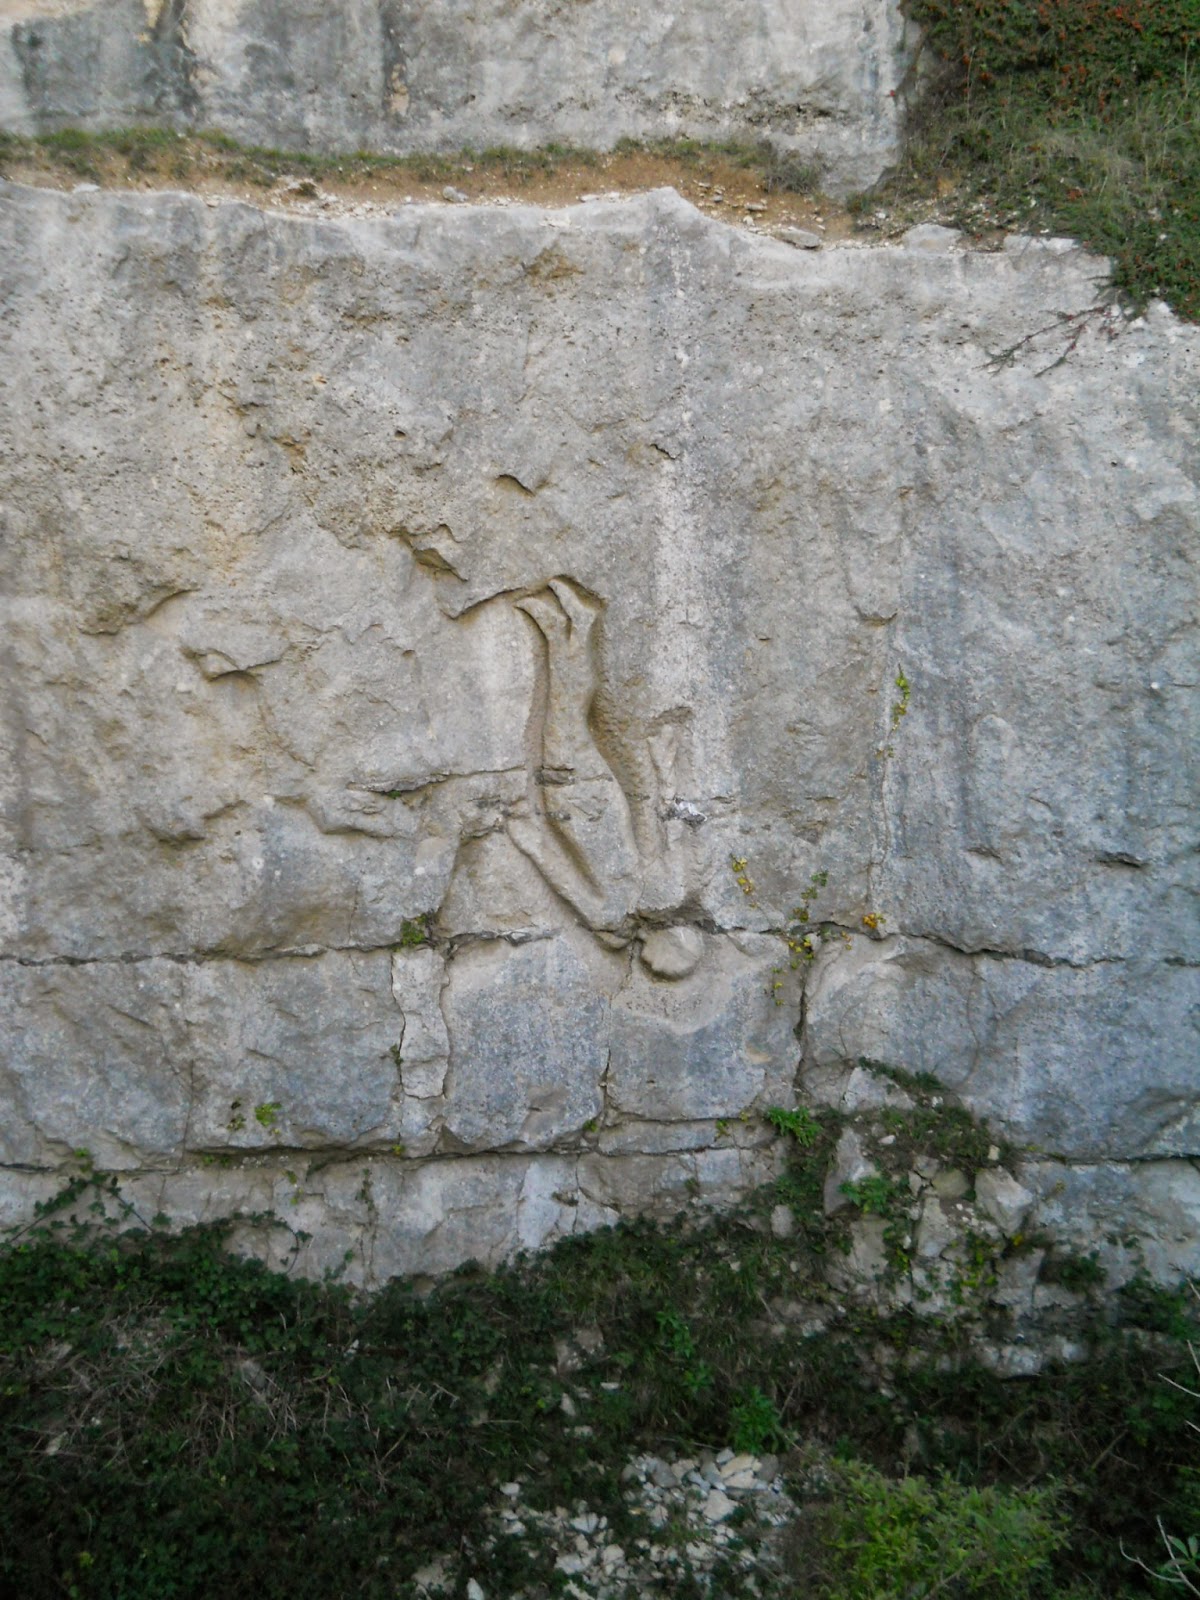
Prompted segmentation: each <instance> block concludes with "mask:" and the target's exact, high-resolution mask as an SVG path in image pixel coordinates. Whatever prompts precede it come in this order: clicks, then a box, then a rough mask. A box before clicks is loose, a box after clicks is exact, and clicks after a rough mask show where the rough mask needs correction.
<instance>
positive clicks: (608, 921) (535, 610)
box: [507, 577, 703, 978]
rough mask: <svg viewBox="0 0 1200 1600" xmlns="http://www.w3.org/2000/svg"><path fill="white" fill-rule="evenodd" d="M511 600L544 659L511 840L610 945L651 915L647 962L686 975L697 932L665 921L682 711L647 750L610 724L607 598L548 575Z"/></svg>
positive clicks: (675, 839) (680, 867)
mask: <svg viewBox="0 0 1200 1600" xmlns="http://www.w3.org/2000/svg"><path fill="white" fill-rule="evenodd" d="M514 603H515V605H516V607H517V609H518V610H519V611H521V612H523V613H524V615H525V616H527V617H528V618H529V620H530V622H531V623H532V625H533V629H534V630H535V646H536V649H537V651H538V663H539V667H538V673H537V679H536V689H535V694H534V705H533V708H532V711H531V717H530V728H529V738H530V763H529V767H530V771H529V779H530V781H529V790H528V814H527V815H525V816H513V817H510V818H509V819H508V823H507V828H508V833H509V837H510V838H511V839H512V841H513V843H514V844H515V845H516V847H517V848H518V849H519V850H520V851H521V852H522V854H523V855H525V856H526V857H528V859H529V860H530V861H532V862H533V864H534V866H536V867H537V869H538V871H539V872H540V873H541V874H542V876H543V878H544V879H545V880H546V882H547V883H548V884H549V885H550V887H551V888H552V889H553V890H554V892H555V893H556V894H557V895H558V896H559V897H560V898H561V899H562V900H564V901H565V902H566V904H567V905H568V906H570V907H571V909H572V910H573V911H574V912H575V914H576V916H578V917H579V919H580V920H581V921H582V922H583V923H584V924H585V925H586V926H587V927H588V928H590V929H591V930H592V932H593V933H595V934H596V935H597V937H599V938H600V939H602V940H603V941H604V942H605V943H607V944H610V945H622V944H627V943H628V942H629V940H630V939H631V938H633V937H634V936H635V934H637V933H638V930H639V926H644V925H645V919H647V918H649V919H652V921H653V923H656V924H659V926H657V927H655V928H653V930H652V931H647V932H646V933H645V934H644V936H643V950H642V954H643V960H644V961H645V962H646V965H647V966H648V967H649V969H650V970H651V971H652V972H654V973H655V974H656V975H657V976H660V977H664V978H681V977H685V976H686V975H687V974H688V973H689V972H691V971H692V970H694V968H695V966H696V965H697V963H698V962H699V960H700V956H701V954H702V951H703V939H702V936H701V935H700V934H699V932H698V930H696V929H695V928H691V927H684V926H677V927H662V926H661V923H662V922H663V921H665V920H669V918H670V916H671V914H672V913H673V912H675V913H678V912H679V911H680V910H681V908H682V906H683V902H684V901H685V900H686V898H687V895H688V890H689V887H690V878H691V874H690V873H689V871H688V863H687V854H688V852H687V833H688V831H689V826H694V817H693V816H691V815H689V812H688V808H687V807H681V805H680V803H679V802H678V801H677V800H676V799H675V798H674V793H673V790H674V783H675V779H676V777H677V765H678V751H679V739H680V732H681V729H680V726H679V722H678V719H676V721H675V722H673V723H672V722H668V723H667V724H666V725H664V726H663V727H661V728H659V729H657V730H656V731H655V734H654V735H653V736H652V738H651V739H650V740H649V741H648V742H647V745H646V748H645V749H640V748H631V743H632V742H631V741H630V740H628V739H622V738H621V737H620V735H619V734H618V733H617V731H616V728H615V726H614V719H613V718H612V717H611V716H608V715H606V708H605V706H604V703H603V690H604V682H603V677H604V674H603V659H602V631H603V622H602V619H603V613H604V602H603V601H602V600H601V599H600V598H599V597H598V596H597V595H594V594H592V593H591V592H590V591H589V590H587V589H586V588H584V587H583V585H582V584H579V583H576V582H575V581H574V580H572V579H570V578H565V577H556V578H552V579H550V580H549V582H548V583H547V584H546V586H545V587H544V588H543V589H539V590H538V591H536V592H535V593H533V594H530V595H526V596H524V597H522V598H521V599H519V600H517V601H516V602H514ZM618 774H620V775H619V776H618ZM664 794H665V795H667V796H670V797H671V798H670V799H669V801H668V803H667V805H666V806H665V807H664V806H663V804H662V799H661V797H662V796H663V795H664ZM697 815H698V814H697Z"/></svg>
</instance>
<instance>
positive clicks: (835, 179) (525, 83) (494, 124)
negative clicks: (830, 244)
mask: <svg viewBox="0 0 1200 1600" xmlns="http://www.w3.org/2000/svg"><path fill="white" fill-rule="evenodd" d="M909 54H910V51H909V49H908V48H907V46H906V40H905V25H904V22H903V19H902V18H901V16H900V12H899V5H898V4H897V0H729V3H727V4H724V5H721V6H719V7H716V6H713V5H711V4H708V3H701V0H680V3H679V4H676V5H673V6H666V7H664V6H657V5H644V4H641V3H639V0H439V3H438V4H437V5H428V4H424V3H421V0H0V128H7V129H9V130H10V131H15V132H23V133H33V132H47V131H51V130H53V129H56V128H61V127H64V126H70V127H87V128H114V127H116V128H123V127H127V126H129V125H130V124H133V123H139V122H147V121H149V122H152V123H155V124H161V123H163V122H166V123H173V124H174V125H175V126H177V127H181V128H203V129H217V130H220V131H221V132H224V133H226V134H231V135H233V136H234V137H235V138H238V139H240V140H242V141H245V142H249V143H252V144H262V145H268V146H272V147H279V148H283V149H289V150H291V149H297V150H324V151H328V150H334V151H354V150H360V149H370V150H375V151H391V152H398V153H405V152H410V151H420V150H458V149H461V148H463V147H464V146H472V147H474V148H476V149H482V148H486V147H488V146H493V145H516V146H519V147H522V148H528V147H530V146H536V145H542V144H546V143H549V142H553V141H557V142H559V143H563V142H568V143H570V142H573V143H576V144H582V145H587V146H591V147H596V148H601V149H609V148H611V147H612V145H613V144H614V143H615V142H616V141H617V140H618V139H621V138H624V137H631V138H636V139H656V138H663V137H674V136H678V135H686V136H688V137H690V138H699V139H728V138H737V139H743V140H745V139H750V140H754V139H762V138H765V139H768V140H769V141H770V142H771V143H772V144H773V145H775V146H776V147H777V148H780V149H784V150H789V151H795V152H797V153H798V154H799V155H800V156H801V157H802V158H804V159H806V160H809V161H811V162H812V163H813V164H814V165H815V166H816V167H817V168H818V169H819V170H820V171H821V172H822V173H823V175H824V178H825V181H826V182H827V184H828V185H829V186H831V187H833V188H846V187H859V188H861V187H864V186H865V185H867V184H869V183H872V182H874V180H875V179H876V178H878V176H879V175H880V173H881V171H882V170H883V168H884V167H885V166H886V165H887V163H888V162H889V161H890V160H891V159H892V158H893V157H894V155H895V149H896V135H897V103H896V98H895V94H894V91H895V90H896V89H897V87H898V85H899V84H900V82H901V80H902V78H903V76H904V73H905V70H906V64H907V61H908V57H909Z"/></svg>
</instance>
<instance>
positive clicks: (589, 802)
mask: <svg viewBox="0 0 1200 1600" xmlns="http://www.w3.org/2000/svg"><path fill="white" fill-rule="evenodd" d="M230 9H232V8H230ZM260 9H261V10H263V11H265V9H266V8H265V7H263V8H260ZM68 14H69V15H70V16H76V15H77V14H78V13H76V12H75V11H74V10H69V11H68V10H64V12H63V15H64V16H65V15H68ZM197 15H199V10H198V9H197ZM0 229H2V235H0V286H2V287H0V294H2V297H3V298H2V315H0V341H2V355H0V370H2V371H3V372H4V373H5V375H6V377H5V382H4V384H3V395H2V401H3V414H2V416H0V472H2V474H3V476H2V478H0V574H2V577H0V592H2V595H3V633H2V635H0V638H2V640H3V651H4V665H3V671H2V674H0V801H2V807H3V809H2V813H0V819H2V820H0V827H2V830H3V831H2V832H0V958H2V959H0V974H2V978H0V1039H2V1040H3V1050H2V1052H0V1096H2V1098H3V1102H4V1104H5V1107H6V1115H5V1117H4V1120H3V1125H2V1126H0V1162H2V1163H3V1172H2V1174H0V1203H2V1205H0V1208H2V1209H3V1211H4V1214H5V1215H6V1216H16V1215H19V1214H22V1208H25V1209H26V1210H27V1209H28V1207H29V1205H31V1203H32V1201H33V1200H34V1199H37V1198H40V1197H42V1196H44V1195H45V1194H46V1193H48V1192H51V1191H52V1190H53V1189H54V1188H56V1187H57V1186H58V1185H59V1184H60V1183H61V1175H62V1173H63V1172H64V1171H65V1170H67V1169H68V1168H69V1166H70V1162H71V1152H72V1151H75V1150H77V1149H79V1148H84V1149H86V1150H88V1151H89V1152H90V1153H91V1159H93V1160H94V1161H95V1162H96V1163H97V1164H99V1165H101V1166H103V1167H104V1168H105V1169H107V1170H112V1171H116V1172H118V1173H119V1174H121V1177H122V1183H123V1185H124V1186H125V1188H126V1191H127V1192H128V1193H129V1194H130V1195H131V1196H133V1197H134V1198H135V1199H136V1200H137V1201H138V1203H139V1204H141V1205H143V1206H145V1207H148V1209H149V1211H154V1210H156V1209H162V1210H164V1211H167V1212H169V1213H170V1214H171V1215H173V1216H177V1217H181V1218H186V1217H189V1216H192V1217H204V1216H211V1215H214V1214H221V1213H226V1212H231V1211H235V1210H244V1211H255V1210H261V1209H263V1208H265V1207H267V1206H273V1207H275V1208H277V1209H278V1210H279V1211H280V1212H281V1213H283V1214H286V1215H287V1216H288V1217H289V1218H290V1219H294V1220H295V1223H296V1225H297V1226H298V1227H300V1228H304V1229H307V1230H309V1231H311V1232H312V1233H313V1236H314V1237H313V1241H312V1243H311V1244H310V1245H309V1246H308V1251H309V1254H308V1256H307V1258H306V1259H307V1263H308V1265H309V1267H310V1268H311V1269H312V1270H320V1269H321V1268H322V1267H323V1266H328V1265H330V1264H332V1263H335V1262H340V1261H341V1260H342V1259H343V1257H344V1256H345V1255H346V1254H347V1252H352V1253H353V1261H354V1266H353V1268H352V1271H353V1272H354V1273H355V1274H357V1275H358V1276H359V1277H360V1278H363V1279H365V1280H368V1281H375V1280H379V1279H381V1278H384V1277H386V1276H387V1275H389V1274H390V1273H392V1272H397V1271H402V1270H403V1271H414V1270H416V1271H434V1270H439V1269H441V1268H444V1267H447V1266H452V1265H454V1264H456V1263H457V1262H459V1261H462V1260H464V1259H466V1258H467V1257H471V1256H474V1257H478V1258H480V1259H486V1260H494V1259H497V1258H499V1257H500V1256H502V1255H504V1254H505V1253H507V1252H509V1251H511V1250H513V1249H515V1248H518V1247H519V1246H528V1245H538V1244H543V1243H545V1242H547V1241H548V1240H552V1239H554V1238H556V1237H558V1236H560V1235H562V1234H564V1233H569V1232H572V1231H575V1230H577V1229H582V1228H589V1227H594V1226H597V1225H599V1224H601V1223H603V1222H606V1221H611V1220H613V1219H615V1218H616V1217H617V1216H619V1215H621V1214H623V1213H624V1212H628V1211H630V1210H634V1209H658V1210H660V1211H668V1212H669V1211H672V1210H674V1209H677V1208H678V1207H679V1206H681V1205H683V1204H684V1203H686V1202H687V1201H688V1199H689V1198H690V1197H692V1196H694V1195H697V1194H698V1195H701V1196H702V1197H704V1198H705V1199H706V1200H712V1201H713V1202H719V1201H722V1200H724V1199H728V1198H732V1197H734V1196H736V1195H737V1194H739V1193H742V1192H744V1191H745V1190H746V1189H747V1188H749V1187H750V1186H751V1185H753V1184H754V1183H757V1182H761V1181H763V1180H764V1179H765V1178H767V1177H769V1176H770V1174H771V1173H772V1171H773V1170H775V1168H776V1165H777V1163H778V1160H779V1159H780V1158H779V1147H778V1145H777V1143H775V1142H774V1141H773V1138H772V1136H771V1130H770V1129H769V1127H768V1126H767V1124H766V1123H765V1122H764V1120H763V1117H762V1113H763V1112H764V1111H765V1110H766V1109H768V1108H770V1107H773V1106H778V1105H792V1104H794V1103H796V1100H797V1098H799V1099H800V1101H801V1102H803V1103H809V1104H813V1103H822V1102H824V1103H829V1104H834V1105H843V1106H850V1105H856V1104H858V1103H859V1101H857V1100H856V1099H855V1096H859V1097H861V1095H862V1094H863V1093H864V1092H865V1091H864V1088H863V1085H864V1082H865V1078H864V1068H863V1067H862V1066H861V1064H860V1063H861V1061H862V1060H867V1061H872V1062H884V1063H889V1064H890V1065H891V1066H892V1067H893V1068H898V1069H901V1070H902V1071H904V1072H907V1073H910V1074H921V1073H928V1074H931V1075H932V1076H933V1077H934V1078H935V1079H937V1080H939V1081H940V1082H941V1083H943V1084H944V1085H945V1087H946V1089H947V1091H948V1092H951V1093H953V1094H954V1095H955V1096H957V1097H958V1098H959V1099H961V1101H962V1102H963V1103H964V1104H966V1105H967V1106H969V1107H971V1108H972V1109H974V1110H976V1111H978V1112H980V1113H982V1114H984V1115H986V1116H987V1117H988V1119H989V1120H990V1122H991V1124H992V1125H993V1126H994V1128H995V1129H996V1130H997V1136H998V1137H1000V1136H1004V1137H1007V1138H1009V1139H1011V1140H1013V1141H1014V1142H1015V1143H1017V1144H1018V1145H1019V1146H1020V1148H1021V1149H1022V1150H1023V1151H1024V1152H1025V1153H1026V1155H1025V1159H1026V1166H1025V1168H1023V1169H1022V1171H1021V1172H1020V1173H1019V1174H1018V1177H1019V1179H1020V1183H1021V1185H1022V1186H1023V1188H1022V1189H1021V1193H1022V1194H1027V1198H1028V1205H1026V1201H1025V1200H1024V1199H1023V1200H1022V1205H1021V1214H1022V1217H1023V1218H1024V1217H1025V1214H1026V1211H1029V1215H1030V1218H1031V1220H1030V1221H1029V1223H1028V1225H1029V1226H1031V1227H1032V1226H1036V1225H1038V1219H1039V1218H1041V1217H1046V1218H1050V1220H1051V1221H1053V1222H1055V1225H1061V1226H1062V1227H1064V1228H1068V1231H1072V1232H1073V1236H1077V1237H1078V1239H1079V1241H1080V1243H1081V1244H1086V1243H1087V1242H1088V1240H1089V1239H1090V1238H1091V1237H1092V1236H1093V1235H1095V1234H1096V1233H1097V1232H1099V1231H1103V1230H1104V1229H1108V1228H1112V1227H1120V1226H1121V1225H1122V1222H1121V1219H1122V1218H1125V1219H1129V1218H1134V1219H1135V1226H1136V1229H1137V1231H1138V1232H1139V1234H1140V1235H1141V1237H1142V1238H1143V1239H1145V1240H1146V1241H1149V1245H1148V1248H1149V1249H1150V1256H1151V1261H1152V1265H1153V1268H1154V1270H1155V1271H1156V1272H1158V1273H1160V1274H1161V1275H1163V1276H1170V1275H1171V1274H1172V1273H1176V1274H1177V1273H1178V1272H1180V1271H1184V1270H1191V1271H1193V1272H1194V1271H1195V1270H1197V1266H1198V1265H1200V1261H1198V1257H1197V1244H1196V1236H1197V1229H1196V1226H1195V1221H1196V1215H1197V1210H1196V1208H1197V1206H1198V1205H1200V1191H1198V1190H1197V1186H1196V1168H1195V1165H1194V1162H1195V1158H1196V1157H1197V1156H1198V1155H1200V1117H1198V1114H1197V1071H1196V1068H1197V1062H1198V1061H1200V1049H1198V1048H1197V1045H1198V1040H1197V1025H1198V1018H1200V993H1198V988H1200V986H1198V983H1197V972H1196V963H1197V943H1198V939H1197V932H1198V928H1200V922H1198V919H1197V916H1196V882H1195V875H1196V866H1197V861H1198V859H1200V858H1198V857H1197V854H1196V849H1195V809H1194V803H1195V795H1196V790H1197V775H1196V771H1195V764H1194V762H1195V756H1194V752H1195V748H1196V744H1195V740H1194V738H1190V737H1189V727H1190V728H1191V730H1192V732H1193V733H1194V686H1195V621H1196V616H1195V605H1196V551H1197V524H1198V521H1200V491H1198V488H1197V462H1198V461H1200V411H1198V406H1197V398H1198V396H1200V335H1198V334H1197V332H1196V330H1194V329H1189V328H1187V327H1185V326H1184V325H1182V324H1180V323H1179V322H1177V321H1176V320H1175V319H1174V318H1173V317H1172V316H1171V314H1170V313H1169V312H1167V311H1166V310H1165V308H1163V307H1161V306H1154V307H1151V309H1150V310H1149V311H1148V312H1147V313H1146V314H1145V315H1144V316H1142V317H1139V318H1136V319H1133V318H1129V317H1127V316H1126V315H1125V314H1124V313H1122V312H1120V311H1119V310H1117V309H1115V308H1114V307H1113V306H1112V305H1111V304H1110V302H1109V300H1108V299H1107V297H1106V296H1105V295H1104V293H1103V288H1102V279H1103V272H1104V264H1103V263H1102V262H1099V261H1097V260H1096V259H1095V258H1092V257H1089V256H1087V255H1085V254H1084V253H1082V252H1081V251H1078V250H1075V249H1073V248H1070V247H1067V246H1065V245H1064V244H1063V243H1062V242H1061V241H1035V240H1010V241H1009V243H1008V247H1007V248H1006V249H1004V250H1003V251H999V252H996V253H990V254H985V253H981V252H976V251H969V250H966V249H963V248H961V247H960V246H959V245H958V244H957V243H956V242H955V241H954V240H953V239H946V240H941V241H938V242H937V248H936V249H935V248H931V246H930V242H929V239H928V238H927V237H925V236H923V235H922V236H920V237H918V238H916V239H914V240H912V241H911V242H910V243H908V244H904V243H902V244H898V245H892V246H886V247H879V246H876V247H871V248H855V247H843V248H835V249H828V248H827V249H824V250H821V251H799V250H795V249H793V248H790V247H789V246H788V245H787V244H786V243H782V242H778V241H775V240H772V239H770V238H766V237H756V236H753V235H750V234H747V233H745V232H743V231H741V230H738V229H734V228H729V227H726V226H724V225H722V224H719V223H716V222H713V221H710V220H706V219H704V218H702V217H701V216H700V215H699V213H697V212H696V211H695V210H693V209H692V208H691V207H690V206H689V205H687V204H686V203H685V202H684V201H682V200H681V199H680V198H679V197H678V196H677V195H675V194H674V193H673V192H672V191H660V192H657V193H654V194H650V195H645V196H640V197H636V198H632V199H628V200H625V201H621V202H596V203H590V204H585V205H581V206H578V207H576V208H572V209H569V210H561V211H545V210H537V209H533V208H523V207H519V206H510V207H495V208H488V209H485V208H477V207H466V206H450V207H447V206H441V207H439V206H410V207H404V208H402V209H401V210H400V211H398V212H397V213H396V214H395V215H394V216H393V217H391V218H390V219H386V220H360V219H354V218H347V217H342V218H330V219H316V218H311V219H310V218H297V217H295V216H288V215H284V214H282V213H278V212H272V211H269V210H262V209H255V208H253V207H250V206H247V205H243V204H239V203H234V202H216V201H212V200H210V201H208V202H206V201H204V200H202V199H199V198H196V197H189V196H184V195H174V194H158V195H142V194H119V193H103V192H94V193H78V194H74V195H70V194H61V193H57V192H52V191H43V190H32V189H23V188H18V187H15V186H11V185H6V186H0ZM1189 718H1191V719H1192V721H1191V723H1189ZM802 911H803V912H804V913H806V917H801V916H800V915H799V913H800V912H802ZM818 928H820V929H821V933H820V935H818V933H817V932H816V931H815V930H817V929H818ZM807 929H812V930H814V931H813V932H812V933H811V935H810V934H808V933H807V932H806V930H807ZM789 930H790V932H789ZM789 939H790V947H789ZM806 939H808V940H809V941H810V942H809V943H808V944H807V945H806V943H805V941H806ZM1015 1182H1016V1180H1007V1179H1004V1180H1002V1179H999V1178H997V1179H996V1180H995V1182H994V1184H993V1187H995V1189H996V1193H995V1195H993V1196H992V1200H993V1203H994V1205H995V1206H998V1205H1000V1202H1001V1200H1004V1201H1005V1204H1006V1205H1007V1206H1008V1210H1012V1209H1013V1207H1012V1204H1011V1193H1015V1192H1016V1189H1015V1188H1013V1187H1012V1185H1013V1184H1014V1183H1015ZM1006 1185H1007V1186H1006ZM989 1192H990V1191H989ZM1067 1194H1069V1195H1070V1196H1071V1197H1072V1208H1071V1209H1070V1211H1069V1215H1066V1214H1060V1213H1062V1212H1063V1207H1064V1206H1065V1205H1066V1202H1065V1201H1064V1199H1063V1196H1064V1195H1067ZM997 1196H998V1197H999V1198H997ZM1006 1196H1008V1197H1009V1198H1008V1199H1007V1200H1006V1199H1005V1197H1006ZM930 1204H931V1206H932V1202H930ZM1029 1208H1032V1210H1029ZM1039 1208H1041V1209H1039ZM1051 1213H1053V1216H1051ZM1004 1214H1005V1215H1007V1214H1008V1212H1007V1211H1005V1213H1004ZM1189 1218H1190V1219H1191V1220H1190V1221H1189V1220H1188V1219H1189ZM1089 1229H1090V1230H1091V1231H1090V1232H1089ZM927 1231H928V1230H927Z"/></svg>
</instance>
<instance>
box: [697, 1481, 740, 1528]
mask: <svg viewBox="0 0 1200 1600" xmlns="http://www.w3.org/2000/svg"><path fill="white" fill-rule="evenodd" d="M736 1509H737V1508H736V1506H735V1505H734V1502H733V1501H732V1500H731V1499H730V1498H729V1496H728V1495H727V1494H726V1493H725V1491H724V1490H723V1489H714V1490H713V1491H712V1492H711V1494H710V1495H709V1497H708V1499H707V1500H706V1501H705V1502H704V1516H705V1519H706V1521H708V1522H724V1520H725V1518H726V1517H730V1516H732V1515H733V1513H734V1511H735V1510H736Z"/></svg>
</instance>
